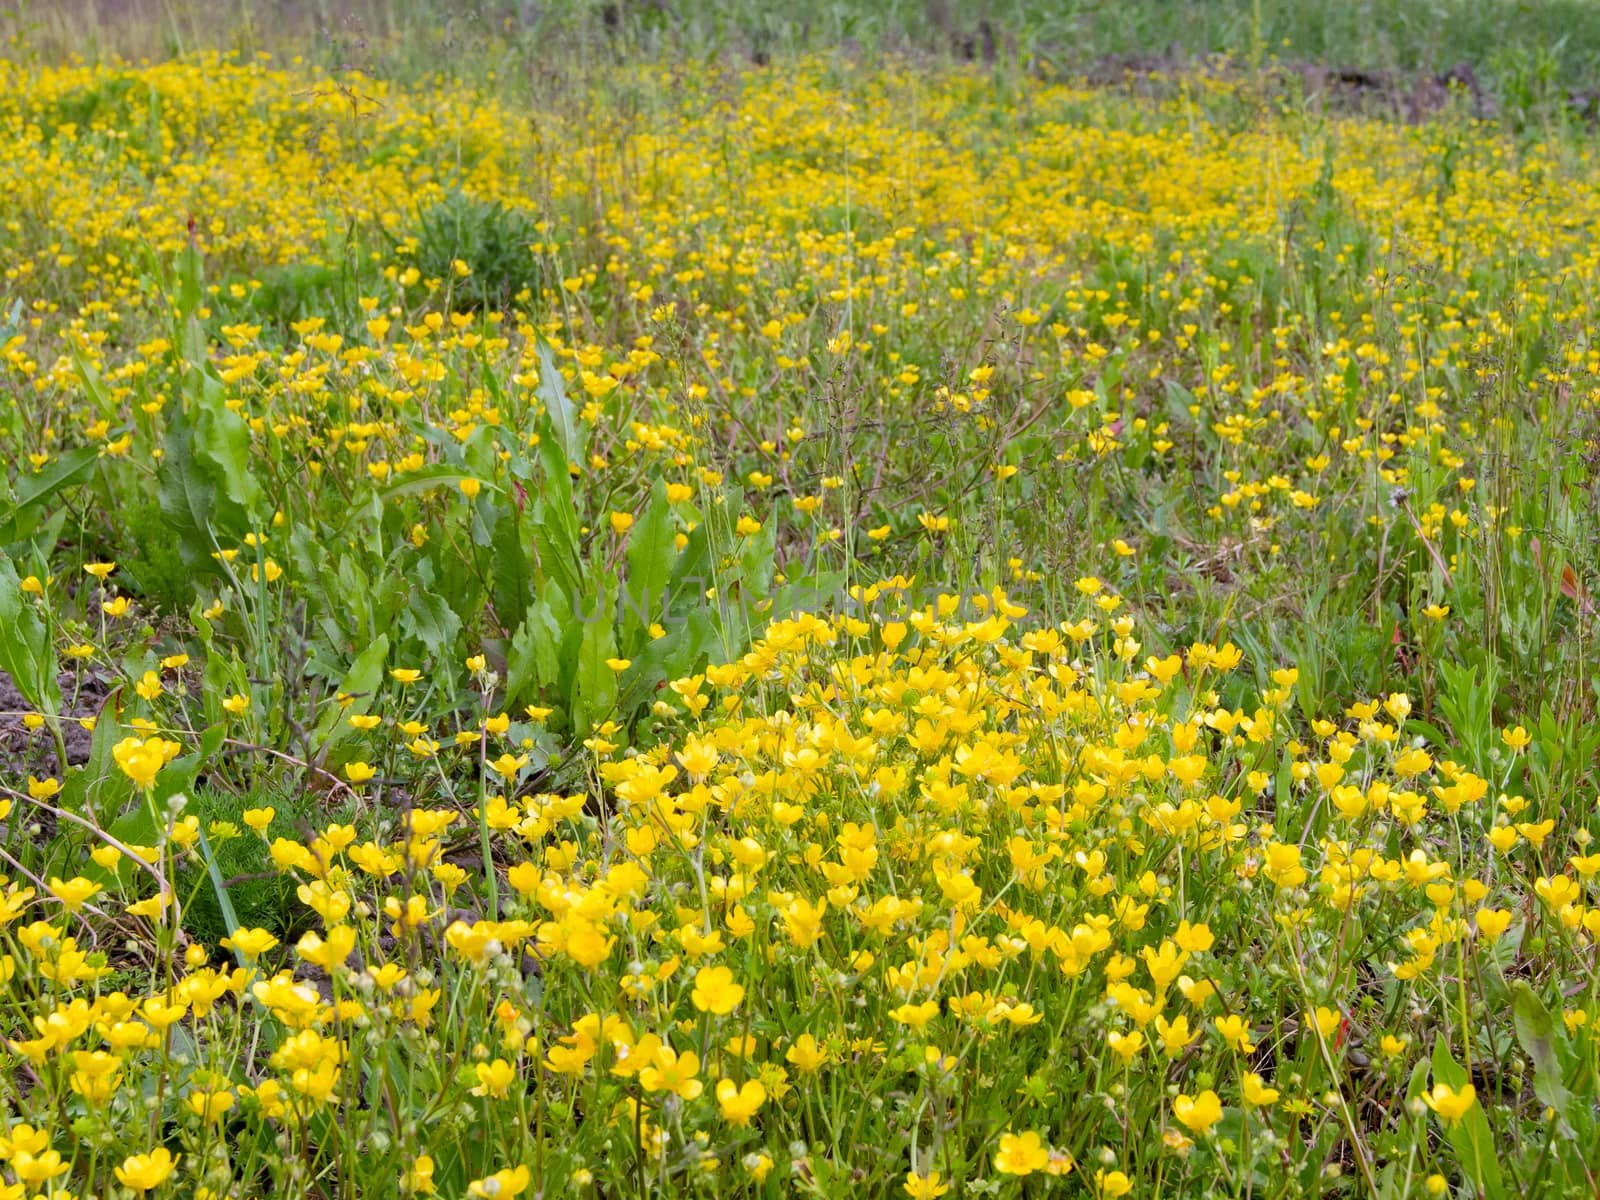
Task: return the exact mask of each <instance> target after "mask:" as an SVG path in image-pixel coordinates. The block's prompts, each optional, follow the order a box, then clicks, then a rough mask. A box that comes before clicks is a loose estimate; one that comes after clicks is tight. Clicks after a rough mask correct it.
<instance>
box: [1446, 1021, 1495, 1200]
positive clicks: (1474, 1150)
mask: <svg viewBox="0 0 1600 1200" xmlns="http://www.w3.org/2000/svg"><path fill="white" fill-rule="evenodd" d="M1433 1079H1434V1083H1435V1084H1439V1083H1447V1084H1449V1085H1450V1086H1451V1087H1452V1088H1455V1089H1456V1090H1457V1091H1460V1090H1461V1089H1462V1088H1463V1087H1465V1086H1467V1084H1469V1083H1471V1082H1472V1079H1471V1076H1469V1075H1468V1074H1467V1070H1466V1068H1465V1067H1463V1066H1462V1065H1461V1064H1460V1063H1458V1062H1456V1060H1455V1059H1454V1058H1453V1057H1452V1056H1451V1054H1450V1046H1449V1043H1448V1042H1446V1041H1445V1039H1444V1038H1443V1037H1440V1038H1439V1039H1437V1040H1436V1041H1435V1042H1434V1044H1433ZM1440 1124H1441V1125H1442V1126H1443V1128H1444V1133H1445V1137H1446V1138H1448V1139H1449V1142H1450V1146H1451V1148H1452V1149H1453V1150H1455V1152H1456V1158H1457V1159H1459V1160H1460V1162H1461V1170H1462V1172H1463V1173H1464V1174H1465V1175H1466V1176H1467V1178H1469V1179H1470V1180H1472V1182H1473V1183H1475V1184H1477V1185H1478V1188H1479V1190H1480V1191H1482V1192H1483V1194H1484V1196H1485V1197H1486V1198H1487V1200H1501V1197H1503V1196H1504V1195H1505V1178H1504V1176H1503V1175H1502V1174H1501V1172H1500V1160H1499V1157H1498V1154H1497V1151H1496V1149H1495V1144H1494V1134H1493V1131H1491V1130H1490V1128H1489V1118H1488V1117H1487V1116H1485V1115H1484V1111H1483V1103H1482V1100H1481V1099H1480V1100H1479V1101H1477V1102H1476V1103H1474V1104H1473V1106H1472V1107H1471V1108H1469V1109H1468V1110H1467V1111H1466V1113H1465V1114H1464V1115H1463V1116H1462V1117H1461V1119H1460V1120H1458V1121H1456V1122H1454V1123H1453V1124H1452V1123H1450V1122H1447V1121H1444V1120H1442V1119H1441V1120H1440Z"/></svg>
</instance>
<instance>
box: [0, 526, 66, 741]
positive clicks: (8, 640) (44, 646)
mask: <svg viewBox="0 0 1600 1200" xmlns="http://www.w3.org/2000/svg"><path fill="white" fill-rule="evenodd" d="M23 596H24V593H23V591H22V581H21V580H20V579H19V578H18V577H17V570H16V567H15V566H13V565H12V562H11V559H10V558H9V557H8V556H6V555H4V554H0V670H4V671H5V672H6V674H8V675H10V676H11V682H12V683H14V684H15V685H16V688H17V690H18V691H19V692H21V693H22V696H23V699H25V700H27V702H28V703H29V704H31V705H32V706H33V707H34V708H35V709H37V710H39V711H40V712H42V713H45V714H47V715H49V716H52V717H53V716H55V715H56V714H57V713H59V712H60V711H61V686H60V684H59V683H58V682H57V679H56V676H57V675H58V674H59V673H60V667H59V666H58V664H57V661H56V650H55V645H54V643H53V642H52V641H51V638H50V631H49V629H47V628H46V627H45V623H44V622H43V621H42V620H41V619H40V617H39V614H38V612H37V611H35V608H34V606H33V604H31V603H28V602H25V601H24V599H23Z"/></svg>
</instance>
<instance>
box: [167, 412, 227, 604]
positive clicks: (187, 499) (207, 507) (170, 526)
mask: <svg viewBox="0 0 1600 1200" xmlns="http://www.w3.org/2000/svg"><path fill="white" fill-rule="evenodd" d="M156 483H157V490H156V499H157V502H158V503H159V504H160V506H161V516H162V519H163V521H164V522H165V524H166V527H167V532H168V533H169V534H170V535H171V536H172V537H173V539H174V540H175V541H176V542H177V543H178V553H179V555H180V556H181V557H182V558H183V561H184V563H185V564H186V565H188V566H189V567H190V568H191V569H195V570H201V571H205V572H208V573H211V572H215V571H217V570H218V567H217V565H216V560H215V559H213V558H212V557H211V551H212V550H213V549H214V545H213V543H212V540H211V534H210V529H211V525H212V519H211V514H212V510H213V509H214V507H215V490H216V489H215V488H214V487H213V486H212V484H211V480H210V479H209V478H208V477H207V476H206V474H205V472H204V470H202V468H201V466H200V464H199V463H198V462H197V461H196V460H195V456H194V453H193V451H192V450H191V448H190V429H189V423H188V421H187V419H186V418H185V417H184V416H183V414H182V413H176V414H174V416H173V418H172V423H171V424H170V425H169V426H168V427H167V432H166V435H165V436H164V437H163V438H162V440H161V464H160V466H159V467H158V468H157V470H156Z"/></svg>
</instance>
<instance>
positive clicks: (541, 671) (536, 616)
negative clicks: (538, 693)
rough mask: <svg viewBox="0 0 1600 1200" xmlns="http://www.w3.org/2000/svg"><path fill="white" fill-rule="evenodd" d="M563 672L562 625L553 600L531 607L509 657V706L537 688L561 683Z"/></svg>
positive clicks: (507, 681) (507, 694) (515, 638)
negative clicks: (551, 604) (552, 606)
mask: <svg viewBox="0 0 1600 1200" xmlns="http://www.w3.org/2000/svg"><path fill="white" fill-rule="evenodd" d="M560 671H561V626H560V625H559V624H558V623H557V621H556V617H555V612H554V610H552V609H551V607H550V603H549V601H547V600H545V599H543V598H541V599H538V600H535V601H534V602H533V603H532V604H530V605H529V606H528V612H527V615H526V616H525V617H524V618H523V621H522V624H521V625H519V626H518V627H517V632H516V634H515V635H514V636H513V637H512V639H511V648H510V650H509V651H508V653H507V656H506V703H507V704H508V705H514V704H516V703H517V702H518V701H519V700H522V699H523V698H524V697H526V696H528V695H530V694H531V693H532V692H533V691H534V689H536V688H544V687H549V686H551V685H552V684H554V683H555V682H557V680H558V678H559V677H560Z"/></svg>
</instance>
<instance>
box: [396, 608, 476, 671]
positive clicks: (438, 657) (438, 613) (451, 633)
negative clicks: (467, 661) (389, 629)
mask: <svg viewBox="0 0 1600 1200" xmlns="http://www.w3.org/2000/svg"><path fill="white" fill-rule="evenodd" d="M400 628H401V630H402V632H404V633H405V635H406V636H408V637H413V638H416V639H417V640H418V641H419V642H421V643H422V644H423V646H425V647H426V648H427V651H428V655H429V657H430V658H431V659H432V660H433V661H434V662H436V663H448V662H451V661H452V659H453V655H452V654H451V650H452V649H453V648H454V646H455V642H456V637H457V636H458V635H459V634H460V633H461V618H460V617H458V616H456V613H455V610H454V609H452V608H451V607H450V606H449V605H448V604H446V603H445V601H444V599H443V597H441V596H439V595H437V594H436V593H434V592H425V591H415V592H413V593H412V594H411V600H410V603H409V604H408V605H407V606H406V609H405V611H404V612H402V613H401V615H400Z"/></svg>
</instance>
